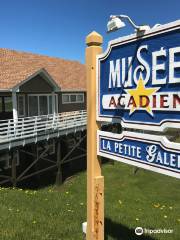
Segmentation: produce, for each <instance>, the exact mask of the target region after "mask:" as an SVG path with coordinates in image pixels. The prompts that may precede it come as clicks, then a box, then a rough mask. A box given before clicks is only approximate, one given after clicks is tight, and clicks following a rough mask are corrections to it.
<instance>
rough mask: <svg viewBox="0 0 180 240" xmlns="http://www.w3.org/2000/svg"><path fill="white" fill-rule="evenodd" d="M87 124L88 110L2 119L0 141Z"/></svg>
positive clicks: (45, 133)
mask: <svg viewBox="0 0 180 240" xmlns="http://www.w3.org/2000/svg"><path fill="white" fill-rule="evenodd" d="M85 125H86V111H84V110H81V111H74V112H64V113H58V114H56V115H53V114H51V115H42V116H33V117H26V118H18V119H17V120H16V121H14V120H13V119H9V120H1V121H0V143H4V142H8V141H14V140H19V139H25V138H30V137H36V136H39V135H47V134H51V133H53V132H56V131H61V130H66V129H74V128H76V127H81V126H82V127H83V126H85Z"/></svg>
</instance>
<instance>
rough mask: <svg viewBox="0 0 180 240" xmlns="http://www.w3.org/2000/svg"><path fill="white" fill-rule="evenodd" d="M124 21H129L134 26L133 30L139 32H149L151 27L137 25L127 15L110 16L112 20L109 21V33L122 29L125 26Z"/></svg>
mask: <svg viewBox="0 0 180 240" xmlns="http://www.w3.org/2000/svg"><path fill="white" fill-rule="evenodd" d="M124 19H127V20H128V22H129V23H130V24H131V25H132V26H133V28H134V29H135V31H137V33H138V32H145V31H147V30H149V29H150V26H149V25H140V26H138V25H136V24H135V23H134V22H133V21H132V20H131V18H130V17H129V16H127V15H111V16H110V20H109V21H108V24H107V29H108V31H107V32H108V33H109V32H114V31H116V30H118V29H120V28H122V27H124V26H125V23H124V22H123V20H124Z"/></svg>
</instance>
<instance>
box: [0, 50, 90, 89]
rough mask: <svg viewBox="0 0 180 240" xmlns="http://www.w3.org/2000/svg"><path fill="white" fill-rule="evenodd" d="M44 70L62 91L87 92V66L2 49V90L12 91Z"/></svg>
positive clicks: (0, 77) (0, 55)
mask: <svg viewBox="0 0 180 240" xmlns="http://www.w3.org/2000/svg"><path fill="white" fill-rule="evenodd" d="M42 68H44V69H45V70H46V71H47V72H48V73H49V75H50V76H51V77H52V79H53V80H54V81H55V82H56V83H57V85H58V86H59V87H60V88H61V90H83V91H84V90H86V74H85V66H84V65H83V64H81V63H80V62H78V61H69V60H64V59H60V58H55V57H48V56H44V55H39V54H33V53H26V52H19V51H15V50H10V49H5V48H0V89H1V90H3V89H12V88H13V87H14V86H16V85H17V84H19V83H21V82H22V81H24V80H26V79H27V78H29V77H30V76H31V75H33V74H34V73H35V72H37V71H39V70H40V69H42Z"/></svg>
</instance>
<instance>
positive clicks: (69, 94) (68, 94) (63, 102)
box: [62, 93, 84, 104]
mask: <svg viewBox="0 0 180 240" xmlns="http://www.w3.org/2000/svg"><path fill="white" fill-rule="evenodd" d="M65 95H67V96H68V97H69V101H68V102H65V101H64V100H63V96H65ZM71 95H76V101H75V102H72V101H71ZM78 95H81V96H82V97H83V99H82V101H77V96H78ZM70 103H84V93H62V104H70Z"/></svg>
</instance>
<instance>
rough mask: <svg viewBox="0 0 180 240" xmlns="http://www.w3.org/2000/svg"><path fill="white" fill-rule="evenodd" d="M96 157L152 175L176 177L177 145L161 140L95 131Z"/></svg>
mask: <svg viewBox="0 0 180 240" xmlns="http://www.w3.org/2000/svg"><path fill="white" fill-rule="evenodd" d="M97 143H98V147H97V154H98V155H100V156H103V157H107V158H110V159H113V160H117V161H120V162H123V163H127V164H130V165H134V166H137V167H140V168H144V169H148V170H151V171H154V172H158V173H162V174H165V175H169V176H173V177H176V178H180V150H179V149H180V144H179V143H172V142H169V141H168V140H167V139H166V138H165V137H161V136H156V135H149V134H142V133H135V132H124V133H123V134H114V133H109V132H103V131H98V134H97Z"/></svg>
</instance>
